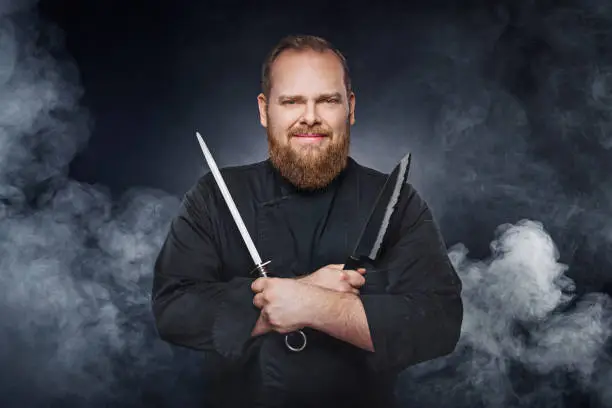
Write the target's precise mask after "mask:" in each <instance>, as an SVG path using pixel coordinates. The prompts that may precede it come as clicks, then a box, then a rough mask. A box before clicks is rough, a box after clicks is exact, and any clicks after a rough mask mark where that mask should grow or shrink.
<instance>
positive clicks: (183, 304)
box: [153, 185, 463, 371]
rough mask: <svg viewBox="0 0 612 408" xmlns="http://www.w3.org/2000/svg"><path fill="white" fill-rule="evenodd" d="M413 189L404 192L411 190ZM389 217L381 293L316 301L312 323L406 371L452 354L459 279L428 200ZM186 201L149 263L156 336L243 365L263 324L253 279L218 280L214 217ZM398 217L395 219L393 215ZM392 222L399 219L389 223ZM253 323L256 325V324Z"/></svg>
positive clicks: (379, 268) (379, 269) (410, 197)
mask: <svg viewBox="0 0 612 408" xmlns="http://www.w3.org/2000/svg"><path fill="white" fill-rule="evenodd" d="M408 187H409V185H408ZM406 190H407V195H406V197H404V199H403V200H401V206H400V205H398V209H397V210H396V213H394V216H393V217H392V220H391V225H397V228H394V229H393V230H390V231H389V234H388V237H387V238H386V246H385V249H384V251H383V252H382V253H381V256H380V262H378V263H377V265H376V268H375V270H370V271H369V272H368V275H369V276H367V277H366V279H370V278H372V277H374V275H373V274H379V275H378V276H384V277H385V280H386V281H387V284H386V286H385V288H384V290H382V291H379V292H369V293H368V292H365V293H364V292H362V294H360V295H359V296H355V295H351V294H346V293H333V292H332V291H328V292H330V293H326V295H321V298H320V302H319V303H318V304H319V307H317V308H316V310H314V311H313V317H312V319H311V320H310V324H311V326H312V327H313V328H315V329H317V330H320V331H322V332H325V333H328V334H329V335H331V336H334V337H337V338H339V339H341V340H344V341H346V342H348V343H351V344H353V345H355V346H357V347H359V348H361V349H363V350H364V352H366V351H368V352H367V354H366V358H367V359H368V361H369V363H370V365H371V367H372V368H373V369H374V370H377V371H378V370H380V371H388V370H402V369H403V368H406V367H408V366H410V365H413V364H416V363H419V362H422V361H426V360H429V359H433V358H436V357H440V356H443V355H445V354H448V353H450V352H452V351H453V350H454V348H455V345H456V343H457V341H458V339H459V334H460V330H461V323H462V318H463V304H462V302H461V296H460V295H461V282H460V280H459V278H458V276H457V274H456V272H455V271H454V269H453V267H452V265H451V264H450V260H449V259H448V256H447V253H446V248H445V246H444V244H443V241H442V238H441V235H440V233H439V231H438V229H437V227H436V225H435V223H434V221H433V218H432V215H431V213H430V211H429V209H428V208H427V206H426V204H425V202H424V201H423V200H421V199H420V197H419V196H418V195H417V194H416V192H415V191H414V190H412V189H411V188H409V189H406ZM198 200H199V198H198V197H195V196H194V193H192V194H188V195H187V196H186V197H185V199H184V201H183V204H182V206H181V211H180V213H179V215H178V216H177V217H176V218H175V219H174V220H173V222H172V225H171V229H170V232H169V234H168V237H167V238H166V241H165V242H164V245H163V247H162V250H161V252H160V254H159V256H158V259H157V261H156V263H155V274H154V287H153V311H154V315H155V320H156V324H157V329H158V333H159V335H160V336H161V337H162V339H164V340H166V341H168V342H170V343H173V344H176V345H181V346H184V347H189V348H194V349H199V350H214V351H216V352H217V353H219V354H221V355H223V356H225V357H227V358H229V359H239V358H241V356H242V353H243V351H244V349H245V347H246V345H247V344H248V343H249V342H250V339H252V337H253V336H254V335H256V334H257V333H258V332H259V331H260V329H261V330H263V329H264V327H259V325H260V324H261V325H263V322H259V321H260V320H261V319H260V313H259V310H258V309H257V308H256V307H255V306H253V292H252V290H251V283H252V281H253V280H252V279H251V278H246V277H244V278H243V277H235V278H233V279H232V280H231V281H229V282H220V281H219V280H218V279H217V277H216V276H217V273H218V270H219V269H220V268H221V266H220V260H219V259H218V256H217V254H216V253H215V249H214V248H215V245H214V243H213V242H214V241H213V238H212V237H211V236H210V231H211V229H210V218H209V216H208V215H207V214H206V209H205V208H202V206H201V205H200V204H199V202H198ZM396 214H397V215H396ZM394 218H395V219H394ZM257 322H259V323H257Z"/></svg>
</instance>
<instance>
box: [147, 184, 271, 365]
mask: <svg viewBox="0 0 612 408" xmlns="http://www.w3.org/2000/svg"><path fill="white" fill-rule="evenodd" d="M205 178H206V176H205V177H204V178H203V179H205ZM209 191H210V190H207V188H206V187H205V183H204V182H203V181H202V179H201V180H200V182H199V183H198V184H196V186H195V187H194V188H192V189H190V190H189V191H188V192H187V193H186V194H185V195H184V197H183V200H182V202H181V205H180V208H179V211H178V214H177V215H176V216H175V217H174V218H173V219H172V221H171V224H170V229H169V232H168V235H167V236H166V239H165V241H164V243H163V245H162V248H161V250H160V252H159V255H158V257H157V259H156V261H155V265H154V278H153V291H152V307H153V315H154V318H155V324H156V327H157V331H158V333H159V336H160V337H161V338H162V339H163V340H165V341H167V342H169V343H172V344H174V345H178V346H183V347H187V348H191V349H196V350H208V351H215V352H217V353H219V354H221V355H222V356H224V357H227V358H229V359H230V360H237V359H239V358H241V357H242V356H243V354H244V353H243V352H244V351H245V347H247V346H249V344H250V343H251V341H252V340H254V338H252V337H251V332H252V330H253V328H254V327H255V323H256V321H257V319H258V317H259V309H257V307H256V306H254V305H253V296H254V294H253V292H252V291H251V283H252V282H253V279H251V278H248V277H234V278H233V279H231V280H230V281H228V282H223V281H221V280H220V272H221V268H222V265H221V260H220V259H219V255H218V251H217V248H216V244H215V242H219V241H220V240H215V239H214V237H213V228H212V222H211V219H210V213H209V211H208V209H207V206H206V200H205V199H204V196H205V194H207V192H209Z"/></svg>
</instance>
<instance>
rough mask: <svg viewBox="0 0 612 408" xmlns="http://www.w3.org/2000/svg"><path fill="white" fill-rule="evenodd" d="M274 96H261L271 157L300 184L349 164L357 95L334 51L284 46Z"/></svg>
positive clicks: (312, 183) (320, 181)
mask: <svg viewBox="0 0 612 408" xmlns="http://www.w3.org/2000/svg"><path fill="white" fill-rule="evenodd" d="M271 84H272V85H271V90H270V95H269V99H268V100H266V98H265V96H264V95H263V94H260V95H259V96H258V98H257V99H258V104H259V114H260V120H261V124H262V126H264V127H265V128H266V132H267V134H268V150H269V154H270V159H271V162H272V163H273V164H274V166H275V167H276V168H278V169H279V171H280V172H281V174H282V175H283V176H284V177H285V178H287V179H288V180H289V181H290V182H291V183H293V184H294V185H295V186H297V187H298V188H302V189H316V188H321V187H324V186H326V185H327V184H329V182H330V181H332V180H333V179H334V178H335V177H336V176H337V175H338V173H339V172H340V171H341V170H342V169H343V168H344V167H345V166H346V160H347V157H348V153H349V141H350V126H351V125H352V124H353V123H354V122H355V115H354V112H355V95H354V94H353V93H351V94H350V95H347V92H346V87H345V84H344V70H343V68H342V63H341V62H340V60H339V59H338V57H337V56H336V55H335V54H334V53H333V52H331V51H326V52H316V51H311V50H307V51H293V50H287V51H284V52H283V53H282V54H281V55H279V57H278V58H277V59H276V61H274V64H273V65H272V68H271Z"/></svg>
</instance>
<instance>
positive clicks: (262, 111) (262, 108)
mask: <svg viewBox="0 0 612 408" xmlns="http://www.w3.org/2000/svg"><path fill="white" fill-rule="evenodd" d="M257 105H258V106H259V122H260V123H261V126H263V127H265V128H267V127H268V115H266V110H267V109H268V101H267V100H266V96H265V95H264V94H263V93H260V94H259V95H257Z"/></svg>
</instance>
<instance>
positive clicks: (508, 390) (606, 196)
mask: <svg viewBox="0 0 612 408" xmlns="http://www.w3.org/2000/svg"><path fill="white" fill-rule="evenodd" d="M534 3H535V2H524V3H521V4H519V5H516V4H515V3H512V4H509V5H503V4H502V5H499V7H496V8H493V9H491V10H485V11H482V10H480V11H475V12H473V13H466V14H463V15H462V16H461V17H457V16H450V15H445V14H442V13H441V14H439V15H436V16H429V17H427V18H423V17H422V16H419V21H420V24H418V22H417V21H416V19H414V20H413V21H414V24H408V25H407V26H409V27H411V28H407V29H406V30H412V31H410V33H409V34H410V37H411V38H412V40H411V44H412V45H411V46H410V47H407V48H408V49H406V50H404V51H405V53H406V55H409V56H410V61H411V63H410V64H404V65H399V66H400V67H401V69H400V71H398V72H395V73H392V74H391V75H389V76H388V77H389V78H390V81H391V82H390V83H389V85H388V86H389V88H388V89H389V90H390V91H389V92H388V93H387V95H386V96H385V97H384V98H380V103H379V104H377V105H376V106H375V107H373V108H370V109H371V111H370V112H368V116H369V115H373V116H372V117H376V116H374V115H376V114H378V113H380V112H377V109H380V110H381V112H382V111H384V112H387V113H386V114H385V115H382V114H381V117H389V112H391V113H392V115H394V116H396V117H398V118H405V117H409V118H414V121H412V120H411V121H407V122H406V124H405V128H404V129H402V130H406V131H407V133H409V134H411V135H412V136H411V138H410V139H407V140H403V141H402V143H403V144H405V145H410V148H411V149H412V150H413V151H414V152H415V156H414V157H415V160H414V163H413V168H414V170H415V171H414V172H413V177H414V183H415V184H416V185H417V187H418V188H419V191H421V192H422V194H423V195H424V196H426V198H427V199H428V201H429V202H430V204H431V206H432V208H433V209H434V210H435V213H436V215H437V216H438V218H439V219H440V220H441V225H442V227H443V230H444V232H445V235H446V237H447V238H448V241H449V242H451V243H453V245H452V246H451V247H450V249H449V255H450V257H451V260H452V262H453V264H454V265H455V267H456V269H457V271H458V273H459V275H460V277H461V279H462V282H463V285H464V292H463V299H464V302H465V320H464V324H463V328H462V336H461V339H460V342H459V345H458V346H457V349H456V350H455V352H454V353H452V354H451V355H449V356H446V357H444V358H440V359H437V360H434V361H430V362H426V363H422V364H419V365H417V366H414V367H411V368H410V369H408V370H406V371H405V372H404V373H402V376H401V378H400V382H399V385H398V390H397V392H398V395H399V397H400V399H401V401H402V404H406V406H436V407H451V406H452V407H457V406H465V407H474V406H487V407H532V406H537V407H547V406H550V407H553V406H554V407H557V406H574V405H578V404H581V403H582V404H583V403H585V402H588V403H589V404H590V406H593V407H612V391H611V389H610V384H612V362H611V361H612V358H611V357H612V355H611V352H610V338H611V330H612V321H611V320H612V304H611V299H610V297H609V296H608V295H607V294H606V293H605V290H604V288H603V286H602V285H603V284H602V282H606V279H608V280H609V278H606V276H609V270H610V265H612V259H611V258H610V245H611V244H612V222H611V221H610V220H611V214H610V208H611V206H610V201H611V198H612V188H611V186H610V181H609V180H610V178H609V176H608V175H609V174H610V172H611V171H612V160H610V154H611V151H610V149H612V139H611V133H610V130H612V129H611V128H612V117H611V116H610V115H611V114H610V112H611V103H612V61H611V58H612V52H610V51H612V50H610V48H611V47H612V45H611V44H612V41H611V40H612V38H611V36H612V21H610V17H609V16H611V15H612V14H610V12H611V11H612V10H611V9H610V6H609V5H608V4H607V3H606V2H603V1H601V2H598V1H595V0H592V1H589V2H583V3H584V4H581V5H580V7H577V6H576V7H573V6H569V5H568V6H567V7H565V8H563V9H560V8H552V7H544V6H542V7H536V5H534ZM33 6H34V2H33V1H32V2H29V3H28V2H26V3H24V2H19V4H18V2H6V1H5V2H3V3H2V4H1V5H0V270H1V271H2V273H1V275H0V333H1V334H0V362H1V363H2V364H1V366H2V368H1V369H0V395H1V396H2V399H3V401H2V405H3V406H6V407H12V406H15V407H18V406H28V407H38V406H41V407H42V406H45V407H47V406H62V407H72V406H74V407H84V406H87V407H97V406H100V407H101V406H109V405H112V406H129V407H137V406H148V405H151V404H154V405H155V406H168V407H169V406H176V407H184V406H196V405H197V404H198V401H199V400H200V398H201V395H202V393H203V392H205V391H203V387H202V385H201V384H202V381H201V377H200V375H201V373H200V372H199V367H198V366H199V365H200V364H203V362H202V357H201V356H199V355H198V354H197V353H192V352H189V351H187V350H180V349H176V348H171V347H170V346H169V345H167V344H165V343H163V342H161V341H160V340H159V339H157V337H156V335H155V332H154V329H153V321H152V316H151V314H150V306H149V302H150V298H149V296H150V295H149V293H150V287H151V279H152V270H153V262H154V260H155V256H156V255H157V252H158V250H159V248H160V247H161V244H162V242H163V239H164V237H165V234H166V233H167V228H168V226H169V222H170V220H171V218H172V216H173V215H174V214H175V211H176V210H177V208H178V205H179V202H180V197H175V196H171V195H169V194H166V193H165V192H163V191H159V190H153V189H143V188H134V189H131V190H129V191H128V192H126V193H125V194H124V195H123V196H122V197H120V198H119V199H118V200H116V199H114V198H113V197H112V196H111V194H110V192H109V190H108V188H106V187H105V186H101V185H91V184H86V183H82V182H78V181H75V180H72V179H70V178H69V177H68V176H67V173H68V171H67V166H68V164H69V163H70V161H71V160H72V159H73V158H74V157H75V155H76V154H77V153H78V152H79V151H80V150H81V149H83V148H84V146H85V145H86V143H87V140H88V137H89V133H90V127H91V124H92V120H93V118H92V117H91V116H90V114H89V113H88V112H87V111H86V110H85V109H84V108H83V107H82V106H81V105H80V97H81V96H82V92H83V89H82V87H81V85H80V83H79V75H78V69H77V67H76V66H75V64H74V63H73V62H72V61H71V59H70V58H69V56H67V55H65V50H64V48H63V37H62V33H61V32H60V31H59V30H57V28H55V27H54V26H52V25H50V24H49V23H48V22H45V21H43V20H41V19H39V18H38V17H37V16H36V14H35V13H34V12H33V10H32V7H33ZM368 17H369V19H370V24H376V23H377V22H376V17H375V16H368ZM390 18H396V19H398V21H399V22H401V19H408V17H405V16H401V15H397V16H395V17H390ZM382 23H383V22H378V24H379V25H380V31H378V32H377V33H373V32H369V34H368V37H369V39H364V38H361V39H360V38H359V36H358V35H357V36H356V41H357V42H358V43H359V44H360V46H361V47H363V49H364V50H365V52H360V54H363V55H370V54H368V53H367V49H368V46H369V45H368V44H369V43H368V41H371V46H372V47H374V46H376V47H378V48H381V47H380V42H378V40H379V39H382V38H394V37H396V36H406V37H408V34H407V33H406V32H401V29H399V28H397V27H401V26H402V25H401V24H400V25H397V24H391V23H392V22H387V23H388V24H386V25H385V24H382ZM245 31H247V32H248V30H245ZM377 36H378V37H377ZM378 52H384V49H382V48H381V49H379V51H378ZM373 55H376V54H373ZM389 66H393V67H396V66H398V65H397V64H389ZM381 81H382V80H381ZM399 88H401V89H403V91H402V94H401V95H400V94H399V93H398V92H397V91H396V90H397V89H399ZM398 101H400V102H402V106H403V105H406V106H412V107H414V108H415V109H414V112H412V113H411V112H408V113H407V112H404V111H398V110H397V109H396V108H395V110H394V109H393V108H390V106H393V105H394V104H395V103H396V102H398ZM362 129H364V128H362ZM366 129H367V127H366ZM415 129H418V132H417V131H414V130H415ZM358 142H359V141H358ZM391 143H393V142H390V144H391ZM377 145H378V146H380V145H381V143H380V141H377ZM377 149H378V150H368V151H380V148H377ZM398 151H399V150H398ZM400 153H401V154H403V152H400ZM400 153H398V154H400ZM381 154H382V155H383V157H387V158H390V157H394V156H393V154H395V153H392V152H381ZM387 158H381V159H380V162H379V163H374V164H376V165H379V167H389V166H390V165H391V164H392V162H393V160H392V159H387ZM489 236H490V238H486V239H485V240H483V237H489ZM402 406H403V405H402Z"/></svg>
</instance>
